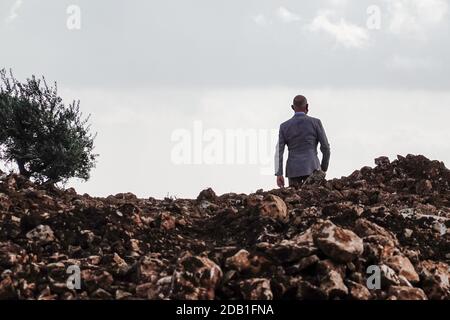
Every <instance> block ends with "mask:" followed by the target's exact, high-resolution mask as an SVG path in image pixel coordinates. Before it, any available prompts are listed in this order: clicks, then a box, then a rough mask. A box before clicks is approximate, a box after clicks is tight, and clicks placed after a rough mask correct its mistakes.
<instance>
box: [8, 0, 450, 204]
mask: <svg viewBox="0 0 450 320" xmlns="http://www.w3.org/2000/svg"><path fill="white" fill-rule="evenodd" d="M73 5H75V7H73ZM449 5H450V1H449V0H389V1H388V0H378V1H361V0H358V1H356V0H354V1H351V0H347V1H346V0H319V1H317V0H314V1H312V0H311V1H273V0H272V1H269V0H252V1H250V0H248V1H237V0H229V1H219V0H191V1H186V0H177V1H170V0H161V1H151V0H150V1H149V0H128V1H112V0H95V1H92V0H89V1H88V0H78V1H77V0H71V1H66V0H40V1H32V0H2V1H1V3H0V39H2V46H1V49H0V68H1V67H4V68H12V69H13V71H14V73H15V74H16V76H17V77H18V78H19V79H25V78H26V77H28V76H30V75H31V74H35V75H45V77H46V78H47V79H48V80H52V81H53V80H56V81H57V82H58V87H59V89H60V93H61V94H62V96H63V98H64V99H65V100H66V101H68V102H70V101H71V99H81V108H82V110H83V111H84V113H86V114H89V113H90V114H92V118H91V119H92V127H93V129H94V130H95V131H97V132H98V138H97V141H96V146H97V149H96V151H97V152H98V153H99V154H100V157H99V159H98V160H99V161H98V164H97V168H96V169H95V170H94V171H93V172H92V178H91V180H90V181H89V182H87V183H79V182H77V181H73V182H71V185H73V186H75V187H76V189H77V190H78V191H79V192H88V193H90V194H92V195H108V194H114V193H118V192H124V191H131V192H134V193H136V194H138V195H139V196H142V197H148V196H155V197H164V196H166V195H172V196H178V197H194V196H196V195H197V194H198V192H199V191H200V190H201V189H203V188H205V187H208V186H211V187H213V188H214V189H215V190H216V191H217V192H218V193H225V192H230V191H234V192H251V191H255V190H257V189H259V188H264V189H270V188H272V187H274V186H275V179H274V177H273V175H268V174H267V173H268V171H270V170H268V168H271V167H273V154H272V153H273V152H272V151H271V147H272V145H271V143H274V142H275V141H274V138H276V133H275V134H274V132H276V129H277V128H278V127H279V124H280V123H281V122H282V121H284V120H286V119H288V118H289V117H291V116H292V113H291V110H290V104H291V100H292V98H293V96H295V95H296V94H304V95H306V96H307V97H308V98H309V101H310V109H311V115H312V116H315V117H319V118H321V119H322V122H323V123H324V126H325V130H326V131H327V134H328V136H329V140H330V143H331V148H332V158H331V163H330V170H329V173H328V177H329V178H332V177H340V176H342V175H348V174H350V173H351V172H352V171H353V170H354V169H358V168H360V167H362V166H364V165H372V164H373V158H374V157H376V156H379V155H388V156H390V157H391V158H393V157H395V155H396V154H407V153H422V154H425V155H426V156H428V157H430V158H433V159H438V160H442V161H444V162H445V163H446V164H447V165H448V163H450V144H449V143H448V141H450V130H449V129H448V119H449V118H450V109H449V105H450V90H449V89H450V81H449V71H450V70H449V66H450V63H449V62H450V61H449V59H450V58H449V57H450V43H449V41H448V34H449V31H450V25H449V21H450V20H449ZM78 13H79V14H78ZM78 18H80V19H78ZM78 23H79V27H80V28H79V29H78V27H77V26H78V25H77V24H78ZM68 24H69V27H68ZM74 26H76V27H75V28H74ZM198 123H200V124H201V125H202V130H201V132H202V133H201V134H202V135H203V136H202V137H201V138H200V140H202V139H203V140H205V139H206V140H207V138H208V134H209V135H211V134H212V135H213V136H215V137H216V138H217V137H219V138H220V137H222V138H223V139H224V142H226V139H227V138H226V132H227V130H228V131H233V130H234V131H233V132H236V130H239V129H245V130H250V131H252V130H254V131H255V132H258V146H259V147H258V149H257V150H256V151H255V150H253V148H252V146H250V145H249V146H248V148H247V149H248V150H246V151H248V152H250V153H252V152H254V153H255V154H257V156H256V158H257V160H258V161H257V163H254V162H252V161H250V160H249V159H247V160H245V161H244V163H228V164H218V163H217V161H216V163H214V161H212V162H213V163H212V164H211V163H208V161H207V159H203V158H202V161H201V162H200V163H197V164H195V163H191V164H186V163H185V164H180V163H177V161H174V158H173V152H174V148H176V147H177V146H179V143H180V141H179V140H176V139H175V138H176V137H177V133H184V136H190V138H191V142H192V144H191V148H192V152H193V153H195V152H196V151H195V150H197V151H198V150H199V149H200V150H204V149H205V146H207V145H208V143H207V142H208V141H203V142H202V143H201V144H202V145H201V146H198V143H197V145H196V143H194V141H196V140H195V139H196V137H195V136H196V132H197V131H198V130H197V129H198V128H197V129H195V128H196V125H198ZM196 130H197V131H196ZM214 130H215V131H214ZM210 138H211V137H210ZM266 138H267V139H268V140H270V141H269V142H268V143H267V144H266V143H265V140H264V139H266ZM218 140H220V139H216V142H217V141H218ZM261 141H262V143H261ZM195 148H197V149H195ZM194 149H195V150H194ZM216 151H217V150H216ZM223 152H224V153H225V156H226V155H227V154H230V153H233V152H236V153H239V151H236V150H234V149H233V148H231V149H230V148H226V147H223ZM251 156H252V154H250V155H249V157H248V158H251ZM269 161H271V162H270V163H269ZM210 162H211V161H210ZM272 171H273V170H272Z"/></svg>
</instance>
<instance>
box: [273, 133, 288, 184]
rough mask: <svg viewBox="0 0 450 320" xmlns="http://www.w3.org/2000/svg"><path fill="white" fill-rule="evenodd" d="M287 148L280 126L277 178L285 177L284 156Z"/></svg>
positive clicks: (276, 154)
mask: <svg viewBox="0 0 450 320" xmlns="http://www.w3.org/2000/svg"><path fill="white" fill-rule="evenodd" d="M285 146H286V140H285V138H284V135H283V130H282V128H281V126H280V132H279V134H278V143H277V149H276V151H275V175H276V176H282V175H283V154H284V148H285Z"/></svg>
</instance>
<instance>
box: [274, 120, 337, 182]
mask: <svg viewBox="0 0 450 320" xmlns="http://www.w3.org/2000/svg"><path fill="white" fill-rule="evenodd" d="M319 142H320V151H321V152H322V155H323V157H322V163H320V162H319V158H318V157H317V145H318V143H319ZM286 145H287V146H288V150H289V156H288V160H287V163H286V176H287V177H289V178H294V177H302V176H309V175H311V174H312V173H313V172H314V171H315V170H318V169H322V170H323V171H327V169H328V163H329V161H330V145H329V143H328V139H327V136H326V134H325V130H324V129H323V126H322V123H321V121H320V120H319V119H316V118H313V117H309V116H307V115H305V114H301V113H300V114H298V113H296V114H295V115H294V117H292V118H291V119H289V120H288V121H286V122H283V123H282V124H281V126H280V134H279V137H278V144H277V150H276V154H275V175H276V176H282V175H283V153H284V148H285V146H286Z"/></svg>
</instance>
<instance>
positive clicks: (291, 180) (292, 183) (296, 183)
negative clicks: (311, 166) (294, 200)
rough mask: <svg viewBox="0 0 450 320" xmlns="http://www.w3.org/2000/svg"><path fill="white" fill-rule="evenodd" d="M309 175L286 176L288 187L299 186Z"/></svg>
mask: <svg viewBox="0 0 450 320" xmlns="http://www.w3.org/2000/svg"><path fill="white" fill-rule="evenodd" d="M308 177H309V176H301V177H294V178H288V179H289V187H294V188H299V187H301V186H302V185H303V183H304V182H305V181H306V179H308Z"/></svg>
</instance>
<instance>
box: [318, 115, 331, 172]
mask: <svg viewBox="0 0 450 320" xmlns="http://www.w3.org/2000/svg"><path fill="white" fill-rule="evenodd" d="M317 129H318V130H317V137H318V140H319V142H320V151H321V152H322V163H321V165H320V167H321V169H322V170H323V171H327V170H328V165H329V163H330V154H331V152H330V144H329V143H328V138H327V135H326V133H325V129H324V128H323V126H322V122H321V121H320V120H319V121H318V128H317Z"/></svg>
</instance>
